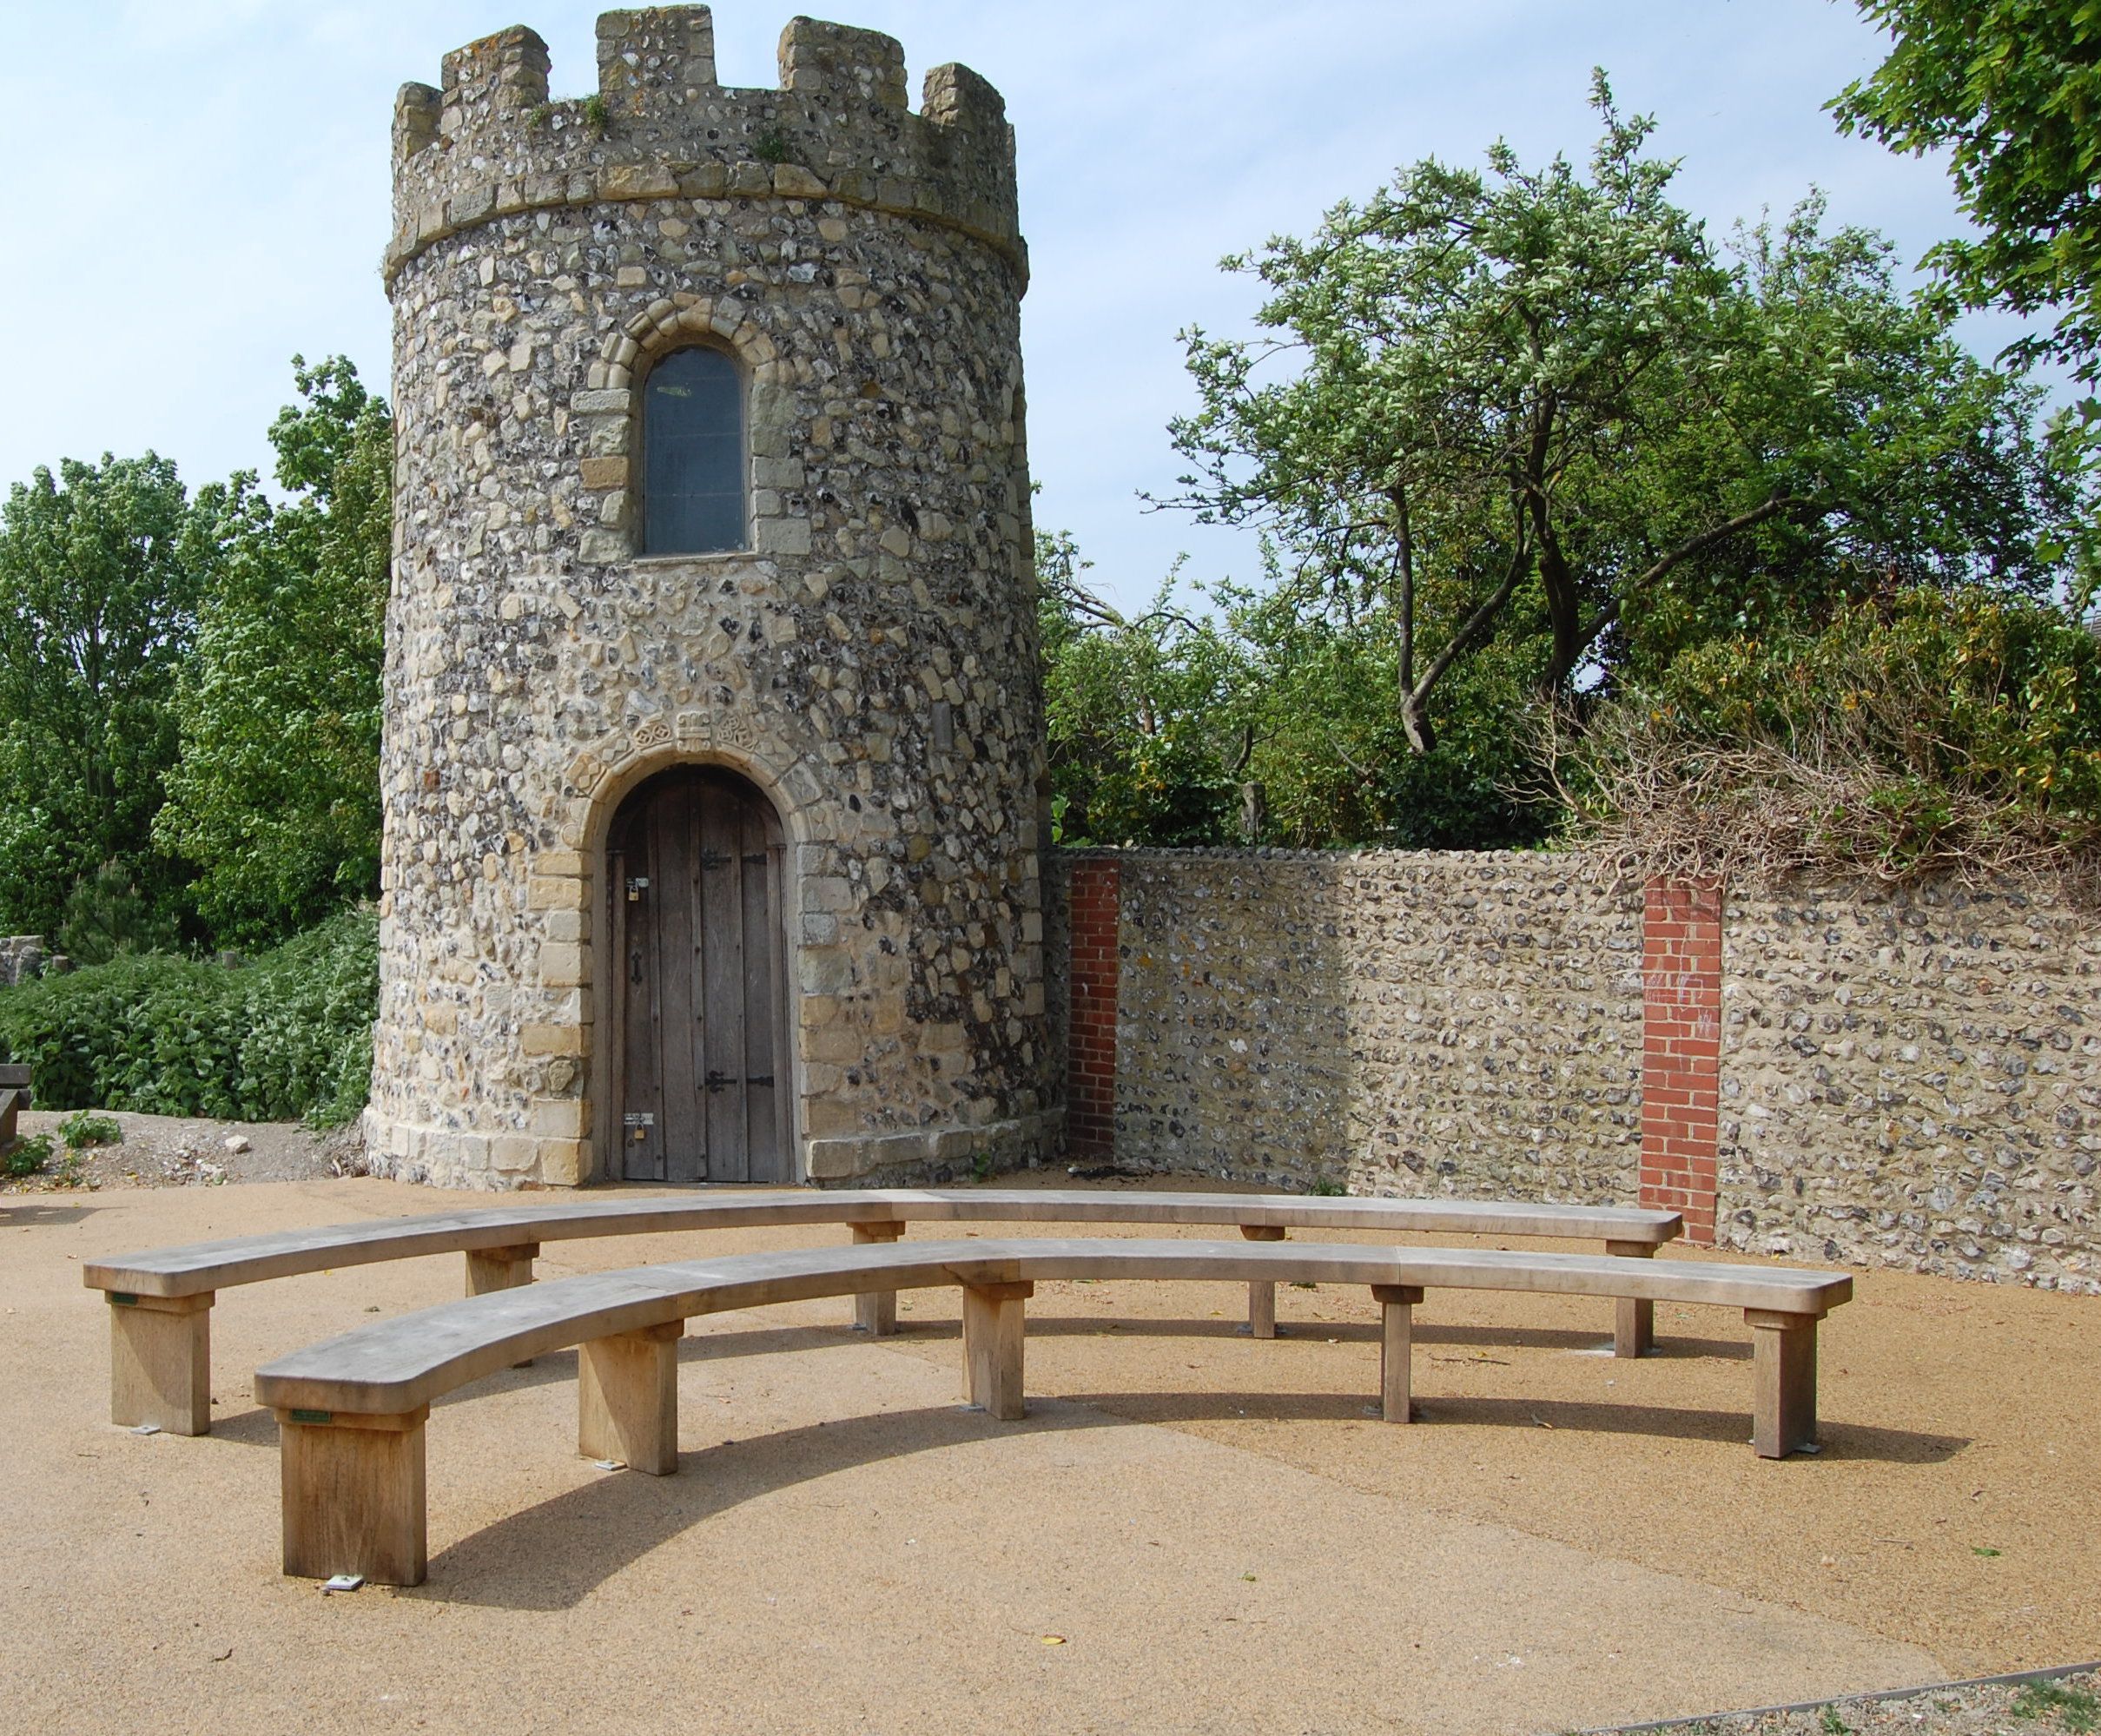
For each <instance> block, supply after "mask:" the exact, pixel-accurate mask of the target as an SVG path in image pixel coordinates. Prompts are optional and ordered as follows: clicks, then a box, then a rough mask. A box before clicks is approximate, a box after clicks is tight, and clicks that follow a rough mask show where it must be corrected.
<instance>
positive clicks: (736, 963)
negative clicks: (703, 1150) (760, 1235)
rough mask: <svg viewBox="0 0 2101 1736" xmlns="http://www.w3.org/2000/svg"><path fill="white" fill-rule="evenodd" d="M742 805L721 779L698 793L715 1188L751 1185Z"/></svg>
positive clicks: (710, 1143)
mask: <svg viewBox="0 0 2101 1736" xmlns="http://www.w3.org/2000/svg"><path fill="white" fill-rule="evenodd" d="M743 805H744V804H743V797H742V794H741V792H739V791H737V790H736V789H732V788H731V787H730V785H729V784H728V782H726V781H725V780H723V779H722V778H719V777H716V778H710V779H709V780H708V781H707V782H705V783H704V784H703V785H702V787H701V796H700V812H701V828H702V836H703V838H704V840H705V843H704V849H705V855H704V858H703V860H704V862H705V863H706V867H705V868H704V870H703V872H702V876H701V897H700V908H699V920H700V922H701V925H702V934H703V941H702V944H703V946H704V948H705V951H706V954H707V961H708V964H707V978H708V980H707V995H706V1000H705V1003H704V1006H705V1010H704V1012H703V1013H702V1018H703V1019H704V1020H705V1022H706V1026H707V1069H706V1078H707V1081H708V1089H707V1092H706V1096H705V1102H706V1106H707V1119H708V1152H709V1157H710V1171H709V1173H710V1175H711V1176H712V1177H713V1178H714V1179H715V1180H717V1181H749V1180H750V1178H751V1153H750V1147H749V1145H747V1144H746V1142H745V1126H744V1099H745V1095H746V1092H747V1086H746V1084H745V1073H746V1068H745V1066H744V1034H743V1024H744V903H743V894H742V892H741V890H740V885H741V880H742V876H743V860H742V852H741V848H740V847H741V846H742V844H743Z"/></svg>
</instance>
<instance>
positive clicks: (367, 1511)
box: [277, 1404, 431, 1585]
mask: <svg viewBox="0 0 2101 1736" xmlns="http://www.w3.org/2000/svg"><path fill="white" fill-rule="evenodd" d="M430 1409H431V1408H430V1406H429V1405H427V1404H425V1405H419V1406H418V1407H417V1408H416V1409H413V1410H411V1411H408V1412H406V1413H405V1414H403V1415H400V1416H362V1415H356V1416H353V1415H352V1414H350V1413H348V1412H346V1411H337V1412H334V1413H331V1412H329V1411H326V1410H280V1411H279V1412H278V1413H277V1421H278V1423H279V1429H278V1456H279V1462H280V1464H281V1475H282V1478H283V1488H284V1551H285V1554H284V1560H285V1572H286V1573H287V1574H288V1575H290V1576H291V1577H293V1578H295V1579H309V1580H325V1579H329V1578H332V1577H333V1576H334V1575H335V1574H363V1575H364V1576H365V1577H366V1578H367V1579H368V1580H370V1581H373V1583H374V1584H375V1585H421V1584H422V1583H423V1574H424V1568H425V1567H426V1550H427V1547H428V1544H427V1535H426V1530H425V1521H424V1502H423V1425H424V1422H425V1421H426V1419H427V1418H428V1417H429V1416H430Z"/></svg>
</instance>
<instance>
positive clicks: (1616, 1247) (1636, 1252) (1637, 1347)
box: [1605, 1242, 1656, 1356]
mask: <svg viewBox="0 0 2101 1736" xmlns="http://www.w3.org/2000/svg"><path fill="white" fill-rule="evenodd" d="M1605 1251H1606V1252H1607V1253H1608V1254H1611V1255H1614V1256H1615V1257H1618V1258H1620V1259H1622V1260H1648V1259H1654V1258H1655V1252H1656V1244H1655V1243H1654V1242H1608V1243H1606V1244H1605ZM1655 1348H1656V1304H1655V1303H1654V1302H1652V1301H1650V1300H1649V1299H1648V1297H1635V1296H1622V1297H1618V1298H1617V1299H1616V1301H1615V1304H1614V1312H1613V1317H1612V1354H1613V1355H1614V1356H1650V1355H1653V1354H1654V1353H1655Z"/></svg>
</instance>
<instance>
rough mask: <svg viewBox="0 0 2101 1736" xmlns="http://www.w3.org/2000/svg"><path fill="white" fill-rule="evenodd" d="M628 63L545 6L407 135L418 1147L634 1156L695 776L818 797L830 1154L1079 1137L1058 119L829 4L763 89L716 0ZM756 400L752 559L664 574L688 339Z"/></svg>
mask: <svg viewBox="0 0 2101 1736" xmlns="http://www.w3.org/2000/svg"><path fill="white" fill-rule="evenodd" d="M780 64H781V88H780V89H775V90H738V89H723V88H721V87H720V86H719V85H717V83H716V82H715V76H714V54H713V27H712V23H711V20H710V15H709V13H708V11H707V10H706V9H705V8H704V7H697V6H680V7H666V8H662V9H657V10H646V11H631V12H614V13H609V14H607V15H605V17H601V18H600V19H599V21H598V92H597V94H596V95H595V96H593V97H591V98H589V99H586V100H585V101H581V102H578V101H567V100H564V101H552V100H550V98H549V96H548V63H547V54H546V50H545V45H544V43H542V42H541V41H540V39H539V38H538V36H535V35H534V34H533V33H532V31H531V30H523V29H517V30H505V31H503V32H501V33H499V34H498V35H496V36H489V37H486V38H485V39H483V40H482V41H480V42H478V43H472V44H470V45H469V46H468V47H466V48H465V49H462V50H459V51H458V52H457V53H454V54H452V55H448V56H446V60H445V63H444V76H443V80H442V84H441V86H440V87H439V88H433V87H430V86H426V85H420V84H412V85H409V86H406V87H405V88H404V89H403V90H402V92H401V95H400V99H399V101H398V102H397V105H396V109H395V117H394V196H395V219H396V222H395V233H394V236H393V242H392V243H391V245H390V246H389V248H388V249H387V259H386V262H385V274H386V279H387V287H388V290H389V294H391V296H392V298H393V308H394V375H393V380H394V407H395V413H396V438H397V442H398V444H397V450H396V478H397V485H396V494H395V500H396V521H395V548H394V571H393V593H392V597H391V599H390V603H389V608H388V617H387V724H386V739H385V743H384V746H383V749H382V756H381V782H382V794H383V797H384V802H385V809H386V842H385V846H384V860H383V864H382V873H381V901H380V918H381V921H380V1019H379V1023H378V1026H377V1030H376V1032H375V1036H374V1066H373V1098H372V1104H371V1107H370V1109H369V1110H368V1112H367V1127H366V1132H367V1146H368V1149H369V1151H370V1152H371V1153H372V1155H373V1161H374V1164H375V1166H376V1167H377V1168H379V1169H380V1171H381V1172H387V1173H392V1174H395V1175H400V1176H406V1177H420V1178H430V1179H433V1180H436V1181H440V1182H444V1183H446V1184H449V1185H470V1186H472V1185H480V1186H492V1187H510V1186H521V1185H569V1184H574V1183H578V1182H582V1181H586V1180H591V1179H594V1178H598V1177H600V1176H601V1175H602V1174H603V1173H604V1172H605V1154H606V1153H608V1152H611V1150H613V1149H614V1147H615V1145H616V1144H617V1141H616V1139H614V1138H613V1134H614V1129H613V1128H612V1126H611V1120H610V1118H611V1116H612V1114H613V1113H614V1112H615V1110H616V1101H615V1099H616V1095H617V1090H616V1079H615V1072H614V1067H615V1058H614V1057H612V1056H611V1054H610V1053H608V1049H609V1045H608V1044H607V1043H605V1042H603V1041H601V1040H599V1035H600V1033H601V1032H603V1031H604V1030H605V1028H606V1027H605V1022H604V1021H605V1019H606V1016H607V1015H606V1008H607V1007H608V1006H609V1005H610V1002H611V993H612V984H613V981H614V978H613V975H612V971H613V964H614V961H613V960H611V959H610V958H609V957H608V956H606V949H605V946H604V944H603V943H604V941H605V937H606V934H607V933H608V928H607V919H608V914H609V910H610V905H609V902H608V901H609V899H610V897H611V888H608V887H607V886H606V885H605V883H604V881H605V841H606V834H607V828H608V826H609V824H610V822H611V816H612V815H613V812H614V810H615V809H617V808H618V805H619V803H620V802H621V801H622V800H623V799H624V797H625V796H626V795H628V794H629V793H630V792H631V791H632V790H633V789H636V788H637V787H638V785H639V784H640V783H641V782H643V781H644V779H646V778H647V777H649V776H651V775H653V774H654V773H656V772H657V771H660V770H663V769H667V768H670V767H671V766H674V765H679V764H689V763H697V762H704V763H713V764H720V765H723V766H727V767H729V768H730V769H734V770H737V771H738V772H740V773H742V774H743V775H744V776H748V777H750V779H751V780H752V781H753V782H756V784H757V785H758V786H759V787H760V788H761V789H763V791H764V792H765V793H766V795H768V797H769V798H770V800H771V801H772V802H773V803H774V805H775V806H776V809H778V810H779V812H780V815H781V817H782V821H783V828H784V830H785V833H786V836H787V839H788V849H787V856H788V861H787V864H786V869H785V882H786V883H785V885H784V887H783V905H784V907H785V908H784V914H783V920H784V922H785V925H786V930H787V932H786V937H785V944H786V947H787V953H788V972H787V974H788V979H789V982H788V987H789V993H790V1020H789V1022H790V1047H791V1050H792V1052H793V1053H792V1066H793V1073H794V1078H795V1081H796V1091H795V1097H794V1103H795V1118H796V1146H797V1159H798V1162H797V1168H798V1172H799V1173H801V1174H802V1175H803V1176H805V1177H807V1178H809V1179H812V1180H820V1181H829V1180H840V1179H845V1178H864V1177H876V1176H880V1177H883V1178H895V1179H899V1180H906V1179H914V1178H922V1177H934V1176H938V1175H941V1174H944V1173H948V1172H954V1171H955V1169H957V1168H958V1167H961V1168H963V1169H968V1168H969V1167H971V1166H973V1165H978V1164H981V1163H983V1162H991V1163H994V1164H997V1165H1001V1166H1005V1165H1011V1164H1014V1163H1025V1162H1028V1161H1031V1160H1033V1159H1034V1158H1037V1157H1039V1156H1040V1155H1041V1154H1042V1153H1043V1152H1045V1151H1046V1150H1047V1149H1049V1148H1051V1147H1052V1146H1053V1145H1054V1144H1055V1142H1056V1140H1057V1139H1058V1137H1059V1134H1060V1111H1059V1109H1058V1107H1057V1106H1056V1104H1055V1102H1054V1099H1053V1098H1052V1095H1051V1092H1052V1089H1053V1081H1054V1079H1055V1078H1056V1076H1057V1073H1058V1071H1059V1069H1060V1067H1061V1066H1062V1059H1061V1058H1060V1057H1058V1056H1056V1055H1054V1053H1053V1051H1054V1049H1055V1048H1057V1047H1060V1046H1061V1045H1054V1044H1052V1043H1050V1042H1048V1041H1047V1040H1046V1026H1045V1022H1044V1021H1045V993H1046V985H1045V976H1044V961H1043V921H1044V917H1043V908H1042V898H1041V869H1040V863H1039V856H1038V845H1037V837H1038V817H1037V813H1036V801H1037V797H1036V793H1035V792H1036V784H1037V781H1038V779H1039V777H1040V776H1041V770H1042V764H1043V748H1042V717H1041V677H1040V674H1039V670H1038V659H1037V649H1036V637H1035V606H1034V570H1033V562H1032V542H1033V537H1032V531H1031V528H1030V524H1029V488H1028V467H1027V445H1026V439H1025V432H1024V425H1025V407H1024V393H1023V386H1022V378H1021V347H1020V314H1021V309H1020V301H1021V294H1022V290H1023V287H1024V283H1025V273H1026V257H1027V256H1026V253H1025V250H1024V248H1023V247H1022V244H1021V236H1020V233H1019V228H1018V225H1017V221H1016V215H1015V203H1014V135H1013V131H1012V129H1011V128H1010V127H1009V126H1008V122H1007V120H1006V116H1005V109H1004V105H1003V103H1002V102H1001V98H1000V96H999V94H998V93H997V92H996V91H995V90H994V89H992V87H991V86H990V85H988V84H987V83H985V82H984V80H982V79H981V78H980V77H978V76H976V75H975V73H972V72H969V71H968V70H967V69H964V68H961V67H955V66H948V67H937V68H935V69H934V70H933V71H932V72H931V73H929V74H928V76H927V78H926V81H925V85H924V89H923V93H922V99H921V103H920V109H919V112H918V113H916V114H914V113H912V112H911V111H910V110H909V109H908V107H907V105H906V94H905V86H904V60H903V52H902V50H901V49H900V48H899V46H898V44H897V43H895V41H893V40H892V39H891V38H889V37H888V36H881V35H878V34H876V33H875V32H873V31H867V30H849V29H844V28H842V27H841V26H838V25H834V24H826V23H816V22H813V21H811V20H809V19H796V21H795V22H793V23H790V25H789V26H788V29H787V30H786V32H785V33H784V35H783V38H782V43H781V56H780ZM690 344H704V345H711V346H714V347H718V348H721V349H723V350H725V351H727V352H728V353H730V355H731V356H732V357H733V358H734V359H735V360H737V363H738V365H739V367H740V370H741V372H742V373H743V377H744V381H745V389H746V426H747V435H748V439H749V445H750V472H749V476H748V485H749V486H748V499H749V505H750V518H749V525H750V534H749V544H750V546H749V547H748V548H746V549H745V550H743V551H738V552H735V553H729V554H721V555H710V556H697V557H661V556H660V557H651V558H641V557H638V553H637V550H636V542H635V525H636V518H637V513H636V492H635V485H636V476H635V473H634V472H633V470H632V469H631V465H632V462H633V461H634V459H635V458H636V456H637V453H638V430H637V414H638V399H639V393H640V389H641V387H642V386H643V383H644V380H646V377H647V373H648V369H649V367H650V366H651V364H652V362H653V361H654V360H656V359H657V357H658V356H661V355H663V354H664V353H668V352H669V351H671V350H672V349H675V348H677V347H681V346H684V345H690Z"/></svg>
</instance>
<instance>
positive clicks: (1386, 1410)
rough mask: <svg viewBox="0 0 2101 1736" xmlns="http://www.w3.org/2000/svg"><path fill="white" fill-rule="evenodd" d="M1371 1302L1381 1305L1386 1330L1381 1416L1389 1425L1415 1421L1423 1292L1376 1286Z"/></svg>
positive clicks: (1380, 1365)
mask: <svg viewBox="0 0 2101 1736" xmlns="http://www.w3.org/2000/svg"><path fill="white" fill-rule="evenodd" d="M1371 1299H1372V1300H1373V1301H1374V1302H1376V1303H1378V1304H1379V1313H1380V1315H1381V1317H1382V1326H1383V1328H1384V1330H1382V1331H1381V1333H1380V1335H1379V1352H1378V1397H1379V1415H1380V1416H1383V1417H1384V1419H1385V1420H1386V1421H1387V1422H1409V1421H1411V1420H1412V1412H1411V1401H1410V1392H1409V1377H1410V1374H1411V1363H1412V1362H1413V1361H1414V1357H1415V1305H1416V1304H1417V1303H1418V1302H1420V1301H1422V1299H1423V1292H1422V1290H1419V1289H1418V1288H1417V1286H1416V1285H1414V1284H1373V1285H1372V1286H1371Z"/></svg>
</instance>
